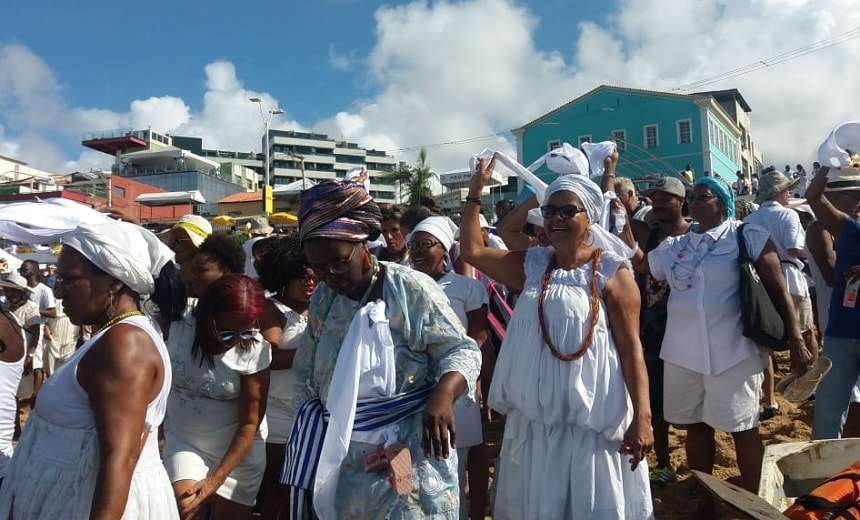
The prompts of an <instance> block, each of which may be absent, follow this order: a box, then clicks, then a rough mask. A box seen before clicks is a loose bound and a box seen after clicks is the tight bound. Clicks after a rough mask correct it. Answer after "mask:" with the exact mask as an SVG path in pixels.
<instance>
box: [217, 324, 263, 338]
mask: <svg viewBox="0 0 860 520" xmlns="http://www.w3.org/2000/svg"><path fill="white" fill-rule="evenodd" d="M259 333H260V324H259V323H257V322H254V326H253V327H251V328H250V329H246V330H242V331H236V330H218V325H215V337H216V338H217V339H218V341H220V342H221V343H233V342H235V341H237V340H239V339H241V340H243V341H251V340H252V339H254V338H255V337H256V336H257V334H259Z"/></svg>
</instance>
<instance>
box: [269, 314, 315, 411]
mask: <svg viewBox="0 0 860 520" xmlns="http://www.w3.org/2000/svg"><path fill="white" fill-rule="evenodd" d="M270 301H271V302H272V303H273V304H274V305H275V307H277V308H278V310H279V311H281V313H282V314H283V315H284V318H285V320H286V322H285V323H284V329H283V332H282V333H281V342H280V344H279V345H278V348H282V349H292V350H295V349H296V348H298V346H299V339H300V338H301V337H302V334H304V332H305V328H307V326H308V322H307V320H306V319H305V318H304V316H302V315H301V314H299V313H297V312H296V311H294V310H292V309H291V308H289V307H288V306H287V305H285V304H284V303H282V302H280V301H278V300H276V299H275V298H271V300H270ZM293 385H295V375H294V372H293V370H292V369H291V368H288V369H286V370H272V371H271V375H270V382H269V397H272V398H275V399H283V400H291V399H292V398H293Z"/></svg>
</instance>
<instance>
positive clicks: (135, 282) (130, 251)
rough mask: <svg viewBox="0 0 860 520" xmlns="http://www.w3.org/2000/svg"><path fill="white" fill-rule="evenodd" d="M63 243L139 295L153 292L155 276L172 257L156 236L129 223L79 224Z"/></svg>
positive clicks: (171, 252) (167, 248) (170, 252)
mask: <svg viewBox="0 0 860 520" xmlns="http://www.w3.org/2000/svg"><path fill="white" fill-rule="evenodd" d="M64 244H65V246H68V247H71V248H72V249H74V250H76V251H78V252H79V253H81V254H82V255H83V256H84V258H86V259H87V260H89V261H90V262H92V263H93V264H94V265H95V266H96V267H98V268H99V269H101V270H102V271H104V272H105V273H107V274H109V275H111V276H113V277H114V278H116V279H117V280H119V281H121V282H122V283H124V284H125V285H127V286H128V287H129V288H130V289H131V290H132V291H134V292H136V293H138V294H152V292H153V291H154V290H155V278H157V277H158V274H159V273H160V272H161V269H162V268H163V267H164V266H165V264H167V263H168V262H170V261H172V260H173V256H174V254H173V251H171V250H170V248H169V247H167V246H166V245H165V244H164V242H162V241H161V240H159V239H158V237H156V236H155V235H153V234H152V233H150V232H149V231H148V230H146V229H144V228H142V227H140V226H137V225H134V224H129V223H128V222H117V221H107V222H101V223H82V224H81V225H79V226H78V227H77V228H76V229H75V230H74V231H73V232H72V233H71V234H69V235H68V236H66V238H65V240H64Z"/></svg>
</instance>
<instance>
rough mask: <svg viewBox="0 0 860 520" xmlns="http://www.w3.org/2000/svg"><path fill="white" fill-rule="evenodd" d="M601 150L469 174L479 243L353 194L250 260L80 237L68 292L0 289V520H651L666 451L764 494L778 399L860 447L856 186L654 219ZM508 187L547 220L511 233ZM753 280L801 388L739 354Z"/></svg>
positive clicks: (673, 182)
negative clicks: (764, 434) (493, 185)
mask: <svg viewBox="0 0 860 520" xmlns="http://www.w3.org/2000/svg"><path fill="white" fill-rule="evenodd" d="M607 148H608V151H607V152H606V153H605V154H604V155H603V156H601V157H599V158H598V162H597V165H598V167H599V170H600V171H599V174H598V175H595V176H593V177H589V175H588V174H589V169H588V162H589V161H588V160H581V159H585V155H583V154H582V152H580V151H579V150H576V149H572V148H570V147H567V148H565V149H563V150H561V151H554V153H556V155H558V154H568V157H567V159H569V160H567V161H562V162H564V165H563V166H562V167H563V168H567V169H564V170H563V171H557V170H556V169H555V168H558V166H557V164H558V163H559V161H556V160H555V159H556V158H557V157H556V156H552V157H549V154H548V156H547V158H545V162H546V164H547V166H548V167H549V168H550V170H552V171H556V172H557V173H559V174H560V175H559V176H558V177H557V178H556V179H555V180H554V181H553V182H551V183H550V184H549V185H546V184H543V183H542V182H541V181H540V180H539V179H537V178H536V177H532V176H529V170H528V169H526V168H524V167H522V166H521V165H518V164H515V162H514V161H512V160H511V159H510V158H508V157H506V156H504V154H501V153H487V154H482V155H479V156H476V158H475V159H474V161H473V176H472V179H471V182H470V185H469V189H468V196H467V197H466V202H465V206H464V209H463V213H462V215H461V216H460V219H459V222H458V223H455V222H454V221H453V220H452V219H451V218H449V217H448V216H446V215H444V214H443V212H441V210H440V209H439V208H438V207H437V206H435V205H434V204H432V202H431V201H427V203H426V204H425V205H422V206H418V207H409V208H407V207H402V206H399V205H383V206H380V205H379V204H377V203H376V202H375V201H374V200H373V198H372V197H371V196H370V195H369V193H368V191H367V188H366V186H365V184H364V182H361V179H358V182H353V181H352V180H344V181H329V182H323V183H320V184H318V185H317V186H315V187H313V188H311V189H308V190H306V191H305V192H303V193H302V195H301V206H300V210H299V226H298V229H297V230H295V231H294V232H288V233H281V234H273V233H272V232H273V229H271V228H270V227H268V226H266V225H265V223H262V224H261V225H260V226H258V227H257V228H255V229H257V231H258V236H255V237H253V238H252V239H251V240H248V241H246V242H245V243H244V244H240V243H239V241H237V240H236V237H235V236H232V235H230V234H224V233H213V230H212V226H211V224H210V223H209V222H208V221H207V220H205V219H204V218H202V217H199V216H196V215H186V216H184V217H182V218H181V219H180V220H179V221H178V222H177V223H176V224H175V225H174V226H173V227H172V228H170V229H168V230H166V231H164V232H162V233H160V234H159V235H155V234H153V233H151V232H149V231H147V230H146V229H144V228H142V227H141V226H139V225H137V224H135V223H132V222H126V221H123V220H115V219H114V218H109V217H108V216H99V217H102V218H96V217H94V216H88V217H87V218H85V219H82V221H81V223H80V224H79V225H77V226H76V227H74V229H72V230H65V231H63V232H62V233H60V232H59V231H58V237H60V238H61V239H62V242H63V244H64V245H63V248H62V251H61V253H60V255H59V258H58V262H57V265H56V269H55V270H54V271H53V272H49V273H46V274H47V276H48V277H50V278H48V277H41V278H40V273H39V269H38V268H39V266H38V264H35V265H33V264H34V263H33V262H25V263H24V264H23V265H22V267H21V269H20V270H19V272H16V273H9V274H8V275H6V276H5V277H4V278H3V279H2V281H0V287H2V289H3V294H4V296H5V300H4V303H3V306H2V309H0V310H2V314H3V318H4V319H2V320H0V346H2V348H0V479H2V480H0V518H13V517H14V518H26V519H54V518H94V519H119V518H124V519H131V518H135V519H136V518H152V519H171V518H180V519H182V520H186V519H188V520H194V519H216V520H226V519H243V518H251V516H252V514H253V513H254V511H255V510H256V511H257V513H258V514H259V515H260V516H261V517H262V518H264V519H271V520H281V519H296V520H300V519H312V518H320V519H341V518H391V519H396V518H463V519H465V518H473V519H476V518H480V519H483V518H484V515H485V514H487V513H488V511H492V515H493V517H494V518H497V519H524V518H528V519H532V518H534V519H559V518H593V519H621V518H624V519H640V518H641V519H648V518H653V504H652V498H651V489H652V487H654V486H665V485H667V484H668V483H670V482H673V481H675V480H676V479H677V475H676V473H675V471H676V470H677V469H678V468H673V467H672V464H671V462H670V457H669V450H670V446H669V426H670V425H674V426H675V427H679V428H685V429H686V430H687V436H686V441H685V442H686V445H685V453H686V459H687V467H688V468H690V469H695V470H700V471H703V472H706V473H707V472H711V471H712V469H713V465H714V457H715V440H714V437H715V431H717V430H719V431H724V432H727V433H730V434H731V436H732V437H733V440H734V444H735V451H736V460H737V464H738V468H739V469H740V473H741V481H742V484H743V486H744V487H745V488H746V489H748V490H750V491H752V492H756V491H757V488H758V483H759V478H760V471H761V461H762V456H763V445H762V440H761V438H760V435H759V423H760V421H762V420H767V419H768V418H770V417H773V416H774V415H778V414H779V413H780V412H779V409H778V405H777V404H776V399H775V392H782V393H783V395H785V396H786V397H790V398H791V399H793V400H804V399H808V398H810V397H811V396H812V394H815V395H816V396H817V398H816V400H815V416H814V424H813V434H812V436H813V438H816V439H819V438H834V437H839V436H841V435H860V429H854V428H856V427H852V426H851V425H852V424H860V404H858V406H856V407H854V406H852V403H860V329H858V327H857V326H856V320H857V319H858V317H860V316H858V312H860V311H858V310H857V306H856V294H857V285H858V282H860V240H858V238H860V224H858V220H857V218H858V205H859V204H860V170H858V168H860V158H857V157H856V156H855V157H853V158H851V159H850V161H849V164H845V165H844V166H843V167H823V168H818V169H817V170H816V171H815V172H814V174H813V176H812V180H811V182H810V183H809V185H808V188H806V189H805V190H804V191H805V196H806V200H805V201H804V202H805V204H799V203H798V201H797V200H796V199H793V198H792V195H793V194H795V193H796V190H797V189H798V186H799V185H800V184H801V182H802V180H801V179H800V177H799V176H795V175H794V174H792V172H790V171H789V172H787V173H788V174H786V173H783V172H778V171H775V170H773V171H766V172H763V173H762V175H761V176H760V178H759V179H758V180H759V183H758V186H757V190H756V195H755V198H754V200H753V201H750V200H748V198H743V197H736V195H737V194H738V193H737V191H736V190H735V189H733V188H732V186H730V185H729V184H727V183H726V182H724V181H723V180H721V179H719V178H715V177H710V176H702V177H700V178H698V179H695V178H692V179H688V178H687V177H686V176H684V177H683V178H680V177H674V176H667V177H662V178H661V179H659V181H658V182H656V184H653V185H651V186H649V188H648V189H647V190H646V191H644V192H642V193H637V190H636V188H635V185H634V183H633V182H631V179H627V178H624V177H621V176H617V175H616V166H617V161H618V153H617V151H614V149H613V148H612V147H607ZM580 156H581V157H580ZM588 159H592V161H591V164H592V167H591V168H592V171H591V173H594V171H593V169H594V165H595V161H594V160H593V156H589V157H588ZM501 164H504V165H506V166H507V167H508V168H509V169H512V172H513V173H514V174H518V175H521V176H523V177H524V179H525V180H527V182H528V183H529V188H528V189H529V190H530V191H531V192H533V194H532V195H531V196H528V195H526V196H523V197H522V199H523V200H521V201H520V202H519V203H517V204H513V203H512V201H503V202H502V203H499V204H497V205H496V207H495V208H494V209H495V213H496V217H497V220H496V222H495V226H490V224H489V223H488V221H487V218H486V215H484V214H483V211H482V210H484V209H485V208H483V207H482V199H481V194H482V193H483V191H484V188H485V184H486V183H487V182H488V180H489V178H490V177H491V176H492V174H493V172H494V170H495V169H496V168H499V167H500V165H501ZM582 164H585V167H582V166H581V165H582ZM570 165H580V166H576V167H574V169H573V170H571V169H569V168H570ZM789 174H790V175H789ZM33 204H38V203H33ZM116 215H117V213H116V212H113V213H112V214H111V216H116ZM60 235H61V236H60ZM741 250H745V251H746V254H747V255H748V256H749V257H750V259H751V261H752V262H753V263H754V265H755V269H756V271H757V272H758V275H759V277H760V279H761V282H762V284H763V287H764V289H765V290H766V292H767V294H768V295H769V297H770V299H771V300H772V301H773V303H774V305H775V307H776V310H777V312H778V314H779V316H780V318H781V320H782V322H783V324H784V329H785V337H784V342H785V347H786V349H787V350H789V351H790V359H791V364H790V367H789V372H790V375H789V376H787V377H785V378H784V379H783V380H781V381H779V382H777V381H775V379H776V377H775V374H776V373H778V371H777V370H776V367H775V361H774V357H773V355H772V352H770V351H769V350H767V349H765V348H762V347H760V346H759V345H757V344H756V343H755V342H754V341H753V340H752V339H750V338H749V337H747V336H746V335H745V332H744V329H743V326H742V304H741V297H740V294H739V284H740V270H739V267H738V266H739V255H740V254H741ZM40 279H43V280H45V281H46V282H47V283H49V284H52V289H51V288H49V287H48V286H46V285H45V284H43V283H41V282H40ZM500 294H501V295H502V296H501V298H503V299H504V301H505V305H507V304H511V305H512V306H513V313H512V315H510V316H500V315H498V313H497V310H498V309H495V308H494V306H493V305H491V301H492V297H493V296H495V297H499V295H500ZM500 322H501V323H502V328H501V330H500V329H499V328H498V327H495V326H494V325H495V324H498V323H500ZM493 338H497V339H500V340H501V341H493ZM502 338H503V339H502ZM25 375H27V376H30V377H31V378H32V385H31V387H26V388H24V387H25V386H26V385H22V384H21V381H22V379H25ZM22 388H23V389H22ZM21 396H23V397H27V398H32V401H33V403H32V404H33V409H32V411H31V413H30V414H29V416H28V417H27V420H26V424H25V425H24V428H23V432H22V433H21V435H20V440H19V442H18V444H17V446H15V447H14V450H13V443H12V439H13V436H14V435H15V432H14V430H15V427H16V419H17V417H18V415H19V414H18V411H17V410H16V404H17V402H18V397H21ZM852 414H855V417H854V419H853V422H852ZM489 421H500V422H503V424H504V436H503V440H502V445H501V451H500V453H499V457H498V459H496V460H495V462H493V461H491V459H490V456H489V454H488V450H487V445H486V442H485V439H484V428H485V427H486V423H487V422H489ZM846 421H847V422H846ZM652 450H653V451H654V452H655V453H654V455H655V457H654V458H655V460H656V465H655V466H653V467H651V468H649V467H648V462H647V458H648V455H649V453H650V452H651V451H652ZM492 466H494V474H493V479H492V480H493V485H492V489H491V486H490V478H489V476H490V469H491V467H492ZM697 498H698V507H697V509H696V510H695V511H694V512H692V516H691V517H692V518H711V517H714V515H715V504H714V502H713V499H712V497H711V495H710V494H709V493H708V492H707V491H706V490H705V489H704V488H698V492H697Z"/></svg>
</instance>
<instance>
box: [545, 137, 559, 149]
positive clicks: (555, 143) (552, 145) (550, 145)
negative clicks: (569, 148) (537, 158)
mask: <svg viewBox="0 0 860 520" xmlns="http://www.w3.org/2000/svg"><path fill="white" fill-rule="evenodd" d="M556 148H561V139H550V140H549V141H547V142H546V151H547V152H551V151H553V150H555V149H556Z"/></svg>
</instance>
